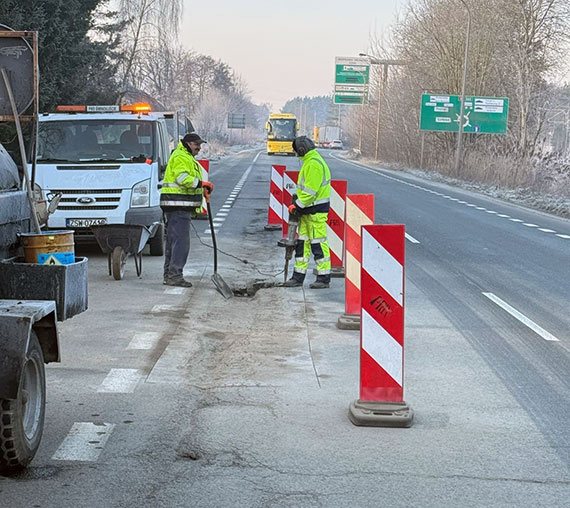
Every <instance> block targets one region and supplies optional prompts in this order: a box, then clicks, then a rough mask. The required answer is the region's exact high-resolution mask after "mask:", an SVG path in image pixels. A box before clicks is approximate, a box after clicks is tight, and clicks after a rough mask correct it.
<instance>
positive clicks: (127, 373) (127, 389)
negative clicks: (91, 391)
mask: <svg viewBox="0 0 570 508" xmlns="http://www.w3.org/2000/svg"><path fill="white" fill-rule="evenodd" d="M141 378H142V372H141V371H140V370H138V369H111V370H110V371H109V374H107V377H106V378H105V379H104V380H103V382H102V383H101V386H100V387H99V388H97V392H99V393H133V392H134V391H135V388H136V387H137V385H138V384H139V381H140V380H141Z"/></svg>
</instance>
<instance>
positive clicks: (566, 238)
mask: <svg viewBox="0 0 570 508" xmlns="http://www.w3.org/2000/svg"><path fill="white" fill-rule="evenodd" d="M556 236H558V237H560V238H564V239H565V240H568V239H570V235H556Z"/></svg>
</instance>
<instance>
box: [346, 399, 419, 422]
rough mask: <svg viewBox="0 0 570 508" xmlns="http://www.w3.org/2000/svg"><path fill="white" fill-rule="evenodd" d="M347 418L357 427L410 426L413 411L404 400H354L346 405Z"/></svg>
mask: <svg viewBox="0 0 570 508" xmlns="http://www.w3.org/2000/svg"><path fill="white" fill-rule="evenodd" d="M348 418H349V419H350V421H351V422H352V423H353V424H354V425H357V426H359V427H404V428H408V427H411V426H412V422H413V419H414V412H413V411H412V409H411V408H410V407H409V406H408V405H407V404H406V403H405V402H403V401H402V402H368V401H363V400H355V401H354V402H352V403H351V404H350V406H349V407H348Z"/></svg>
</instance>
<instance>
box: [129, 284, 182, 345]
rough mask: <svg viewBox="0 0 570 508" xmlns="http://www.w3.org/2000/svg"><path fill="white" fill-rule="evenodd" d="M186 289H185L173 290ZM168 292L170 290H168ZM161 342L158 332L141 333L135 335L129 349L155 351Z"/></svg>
mask: <svg viewBox="0 0 570 508" xmlns="http://www.w3.org/2000/svg"><path fill="white" fill-rule="evenodd" d="M172 289H184V288H172ZM167 291H168V290H167ZM159 340H160V333H158V332H139V333H135V335H134V337H133V339H132V340H131V342H129V345H128V346H127V349H146V350H148V349H153V348H154V346H156V344H157V343H158V341H159Z"/></svg>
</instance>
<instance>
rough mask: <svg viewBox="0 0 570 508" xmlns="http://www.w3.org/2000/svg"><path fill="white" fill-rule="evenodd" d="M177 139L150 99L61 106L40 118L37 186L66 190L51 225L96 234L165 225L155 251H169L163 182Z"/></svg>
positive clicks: (44, 192)
mask: <svg viewBox="0 0 570 508" xmlns="http://www.w3.org/2000/svg"><path fill="white" fill-rule="evenodd" d="M169 156H170V139H169V134H168V130H167V126H166V122H165V119H164V114H162V113H153V112H152V111H151V110H150V106H148V105H147V104H135V105H132V106H116V105H113V106H58V107H57V109H56V113H50V114H42V115H40V117H39V128H38V148H37V158H36V163H37V166H36V175H35V176H36V178H35V188H34V191H35V192H36V193H37V194H38V195H39V196H42V197H44V198H47V199H48V200H50V198H51V197H52V196H55V195H57V194H60V193H61V195H62V197H61V200H60V202H59V205H58V207H57V210H56V211H55V213H53V214H52V215H51V216H50V217H49V221H48V228H49V229H57V230H62V229H73V230H74V231H75V240H76V241H81V240H82V239H83V238H92V233H91V231H90V229H89V228H90V226H94V225H102V224H139V225H144V226H151V225H152V224H154V223H157V222H159V223H160V226H159V227H158V228H156V232H155V234H154V236H153V237H152V238H151V239H150V240H149V242H148V243H149V246H150V254H151V255H154V256H161V255H162V254H163V253H164V225H163V224H162V211H161V209H160V187H159V182H160V181H161V180H162V177H163V174H164V171H165V169H166V164H167V163H168V157H169Z"/></svg>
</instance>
